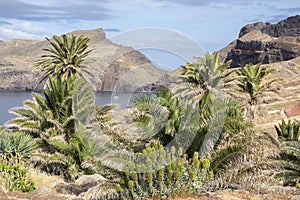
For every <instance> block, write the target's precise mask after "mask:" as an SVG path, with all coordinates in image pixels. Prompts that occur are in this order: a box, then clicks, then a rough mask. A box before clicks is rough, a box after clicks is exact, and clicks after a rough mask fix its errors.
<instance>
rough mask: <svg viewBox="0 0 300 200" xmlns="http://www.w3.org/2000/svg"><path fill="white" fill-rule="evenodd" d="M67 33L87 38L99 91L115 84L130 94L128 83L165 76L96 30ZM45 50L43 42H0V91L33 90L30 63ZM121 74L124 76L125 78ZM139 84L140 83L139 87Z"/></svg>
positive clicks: (131, 86) (131, 51)
mask: <svg viewBox="0 0 300 200" xmlns="http://www.w3.org/2000/svg"><path fill="white" fill-rule="evenodd" d="M69 34H84V35H85V36H86V37H89V38H90V39H91V41H90V43H89V48H91V49H93V51H92V53H91V55H90V56H89V58H88V59H89V60H88V61H89V62H90V63H91V66H90V67H91V70H93V72H94V75H95V80H96V84H97V86H98V90H99V91H112V90H113V89H114V87H115V86H116V85H119V90H120V91H130V89H133V88H135V87H134V86H133V85H132V84H134V83H133V82H132V81H131V80H137V79H141V78H143V81H144V82H145V84H147V83H148V82H150V81H153V82H155V81H156V79H157V77H161V76H162V75H163V74H164V73H165V72H164V71H162V70H160V69H157V68H156V67H155V66H154V65H152V64H151V62H150V61H149V60H148V58H147V57H145V56H144V55H143V54H141V53H139V52H137V51H135V50H134V49H132V48H130V47H123V46H121V45H117V44H114V43H112V42H111V41H110V40H108V39H107V38H106V37H105V33H104V32H103V30H102V29H100V28H99V29H95V30H83V31H74V32H72V33H69ZM47 47H49V44H48V42H47V41H37V40H12V41H7V42H1V43H0V89H5V90H31V89H33V88H34V87H35V82H36V75H35V73H34V72H33V70H34V68H33V63H34V62H35V61H36V60H38V59H40V58H41V55H43V54H45V52H43V51H42V49H44V48H47ZM145 66H147V67H145ZM125 74H127V75H126V76H125ZM128 74H130V76H128ZM120 80H122V82H120ZM125 83H126V84H127V85H125ZM142 84H143V83H140V85H142ZM41 87H42V86H40V87H39V88H41Z"/></svg>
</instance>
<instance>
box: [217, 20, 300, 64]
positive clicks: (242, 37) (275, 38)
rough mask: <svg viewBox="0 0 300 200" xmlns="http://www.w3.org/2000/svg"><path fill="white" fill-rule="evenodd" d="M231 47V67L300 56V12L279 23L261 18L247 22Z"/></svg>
mask: <svg viewBox="0 0 300 200" xmlns="http://www.w3.org/2000/svg"><path fill="white" fill-rule="evenodd" d="M233 44H234V47H233V48H231V50H229V48H226V47H225V48H224V49H222V50H221V53H220V54H221V55H222V54H226V53H227V57H226V59H225V61H228V60H232V64H231V67H238V66H244V65H245V64H248V63H252V64H257V63H263V64H268V63H274V62H281V61H285V60H290V59H293V58H295V57H297V56H300V16H299V15H297V16H295V17H289V18H287V19H285V20H283V21H280V22H278V23H277V24H270V23H263V22H258V23H254V24H249V25H246V26H244V27H243V28H242V29H241V31H240V34H239V38H238V39H237V40H236V41H234V42H233V43H232V44H231V45H230V47H232V46H233Z"/></svg>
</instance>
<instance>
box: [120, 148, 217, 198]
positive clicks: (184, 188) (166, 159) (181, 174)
mask: <svg viewBox="0 0 300 200" xmlns="http://www.w3.org/2000/svg"><path fill="white" fill-rule="evenodd" d="M141 161H142V162H144V163H146V164H141V163H142V162H141ZM136 163H139V164H133V163H129V164H128V165H127V166H126V168H125V169H124V179H122V180H121V181H120V184H117V185H116V190H117V192H119V194H120V196H122V197H123V198H124V196H125V197H126V198H125V199H128V198H131V199H144V198H159V199H164V198H167V197H170V196H176V195H181V194H189V195H197V194H199V192H200V191H201V190H203V187H204V186H205V184H206V183H207V182H208V181H209V180H212V179H213V172H211V171H209V168H210V161H209V160H207V159H204V160H202V159H199V156H198V152H195V153H194V156H193V159H192V160H187V159H186V157H185V156H184V155H183V151H182V149H181V148H179V149H178V150H176V148H175V147H171V149H170V150H167V151H166V150H164V148H163V147H162V146H159V147H156V148H155V147H152V148H150V147H148V148H147V149H145V150H144V152H143V154H142V156H141V157H140V158H139V162H136ZM123 188H124V189H123Z"/></svg>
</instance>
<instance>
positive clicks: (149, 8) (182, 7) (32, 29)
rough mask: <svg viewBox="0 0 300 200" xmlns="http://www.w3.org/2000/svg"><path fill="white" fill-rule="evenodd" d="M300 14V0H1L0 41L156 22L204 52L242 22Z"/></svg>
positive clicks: (125, 28) (123, 28) (228, 37)
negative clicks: (184, 36) (185, 38)
mask: <svg viewBox="0 0 300 200" xmlns="http://www.w3.org/2000/svg"><path fill="white" fill-rule="evenodd" d="M299 13H300V0H246V1H243V0H161V1H159V0H134V1H131V0H63V1H60V0H48V1H45V2H44V1H40V0H1V1H0V40H9V39H14V38H37V39H43V38H44V37H45V36H48V37H51V36H52V35H54V34H58V35H59V34H62V33H67V32H71V31H73V30H77V29H94V28H98V27H102V28H104V30H105V31H106V34H107V36H108V37H112V36H114V35H116V34H119V33H120V32H123V31H128V30H132V29H136V28H143V27H159V28H166V29H171V30H175V31H178V32H181V33H182V34H184V35H187V36H188V37H191V38H193V39H194V40H195V41H196V42H197V43H199V44H200V45H202V46H203V47H204V49H205V50H207V51H210V52H212V51H215V50H218V49H221V48H223V47H224V46H226V45H227V44H228V43H230V42H231V41H232V40H234V39H235V38H237V35H238V33H239V30H240V28H241V27H242V26H244V25H246V24H249V23H253V22H257V21H263V22H267V21H268V22H271V23H277V22H278V21H280V20H282V19H285V18H286V17H288V16H292V15H296V14H299Z"/></svg>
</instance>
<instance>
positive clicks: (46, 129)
mask: <svg viewBox="0 0 300 200" xmlns="http://www.w3.org/2000/svg"><path fill="white" fill-rule="evenodd" d="M74 82H75V77H72V78H69V79H68V80H67V81H63V80H62V78H61V76H58V77H57V79H56V80H54V79H53V78H49V81H48V82H47V84H46V89H44V90H43V94H44V97H43V96H42V95H40V94H38V93H35V92H33V93H32V97H33V100H26V101H25V102H24V107H16V108H12V109H10V110H9V112H10V113H12V114H15V115H17V117H16V118H13V119H12V120H10V121H8V122H7V123H6V125H7V126H8V128H10V129H17V130H19V131H22V132H25V133H28V134H30V135H32V136H33V137H35V138H41V139H46V138H49V137H51V136H54V135H56V134H58V135H66V136H67V137H69V135H70V133H71V132H74V129H75V127H74V119H73V117H72V115H73V113H72V94H71V91H72V88H73V87H74Z"/></svg>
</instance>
